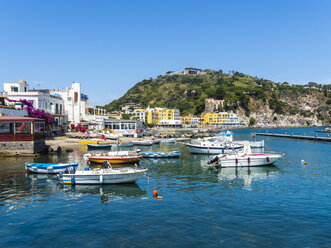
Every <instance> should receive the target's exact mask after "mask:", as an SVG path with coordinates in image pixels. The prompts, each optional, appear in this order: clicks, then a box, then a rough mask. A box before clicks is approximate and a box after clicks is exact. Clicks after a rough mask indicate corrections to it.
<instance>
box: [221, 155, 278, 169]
mask: <svg viewBox="0 0 331 248" xmlns="http://www.w3.org/2000/svg"><path fill="white" fill-rule="evenodd" d="M280 157H281V156H279V155H272V154H271V155H264V156H263V157H261V155H260V156H259V157H254V155H252V156H247V157H246V156H245V157H243V158H240V157H236V158H234V157H233V158H226V157H225V158H220V160H219V164H218V165H217V166H219V167H257V166H267V165H272V164H274V163H275V162H276V161H277V160H278V159H279V158H280Z"/></svg>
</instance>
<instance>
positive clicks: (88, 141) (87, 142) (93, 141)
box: [77, 140, 99, 145]
mask: <svg viewBox="0 0 331 248" xmlns="http://www.w3.org/2000/svg"><path fill="white" fill-rule="evenodd" d="M77 142H78V143H82V144H94V145H97V144H99V141H97V140H80V141H77Z"/></svg>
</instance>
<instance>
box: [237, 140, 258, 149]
mask: <svg viewBox="0 0 331 248" xmlns="http://www.w3.org/2000/svg"><path fill="white" fill-rule="evenodd" d="M233 143H235V144H239V145H243V146H244V145H250V146H251V148H263V147H264V140H261V141H248V140H243V141H233Z"/></svg>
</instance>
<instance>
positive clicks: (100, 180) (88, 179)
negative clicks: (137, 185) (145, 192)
mask: <svg viewBox="0 0 331 248" xmlns="http://www.w3.org/2000/svg"><path fill="white" fill-rule="evenodd" d="M121 171H125V170H120V171H119V173H96V174H93V172H91V173H86V174H84V173H81V174H63V176H62V181H63V183H65V184H72V185H74V184H93V185H97V184H118V183H134V182H136V181H137V180H138V179H140V178H141V177H143V176H144V175H145V172H146V170H139V171H134V172H121Z"/></svg>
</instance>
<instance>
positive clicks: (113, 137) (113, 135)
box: [103, 133, 122, 140]
mask: <svg viewBox="0 0 331 248" xmlns="http://www.w3.org/2000/svg"><path fill="white" fill-rule="evenodd" d="M103 135H104V136H105V137H106V139H111V140H117V139H119V138H121V137H122V135H120V134H114V133H104V134H103Z"/></svg>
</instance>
